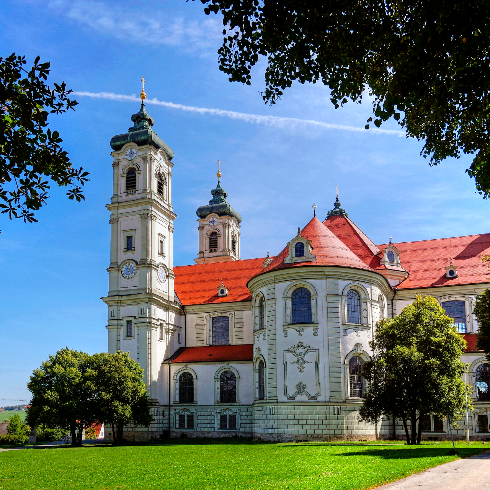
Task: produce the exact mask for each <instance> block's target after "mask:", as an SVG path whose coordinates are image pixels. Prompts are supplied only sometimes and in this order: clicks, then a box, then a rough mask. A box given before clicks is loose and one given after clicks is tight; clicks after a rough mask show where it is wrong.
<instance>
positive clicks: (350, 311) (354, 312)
mask: <svg viewBox="0 0 490 490" xmlns="http://www.w3.org/2000/svg"><path fill="white" fill-rule="evenodd" d="M347 323H356V324H357V325H360V323H361V298H360V297H359V293H358V292H357V291H354V290H353V289H350V290H349V292H348V293H347Z"/></svg>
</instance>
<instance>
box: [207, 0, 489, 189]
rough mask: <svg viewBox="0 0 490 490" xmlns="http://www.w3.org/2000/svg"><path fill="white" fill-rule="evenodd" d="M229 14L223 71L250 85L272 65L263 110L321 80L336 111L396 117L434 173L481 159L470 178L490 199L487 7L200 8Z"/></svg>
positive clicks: (408, 3) (392, 2) (265, 0)
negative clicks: (260, 67)
mask: <svg viewBox="0 0 490 490" xmlns="http://www.w3.org/2000/svg"><path fill="white" fill-rule="evenodd" d="M201 2H202V3H204V4H206V7H205V12H206V13H207V14H210V13H211V12H215V13H218V12H220V13H221V14H222V15H223V25H224V30H223V35H224V41H223V45H222V47H221V48H220V49H219V63H220V69H221V70H222V71H224V72H225V73H226V74H228V75H229V79H230V80H231V81H239V82H243V83H247V84H250V83H251V71H252V68H253V67H254V65H256V64H257V62H258V61H259V59H260V58H261V57H266V61H267V67H266V70H265V91H264V93H263V98H264V100H265V101H266V102H269V103H271V104H273V103H275V102H276V101H277V100H278V99H279V97H280V96H281V95H282V93H283V91H284V90H285V89H286V88H287V87H290V86H291V85H292V83H293V82H294V81H299V82H301V83H305V82H313V83H315V82H321V83H324V84H325V85H327V86H328V87H329V88H330V90H331V100H332V102H333V103H334V105H335V107H339V106H341V105H343V104H345V103H346V102H347V101H348V100H349V99H350V100H352V101H357V102H359V101H360V100H361V99H362V97H363V95H364V94H366V90H367V93H369V95H370V96H372V104H373V113H374V115H373V118H370V120H368V121H367V122H368V124H367V125H366V127H369V122H370V121H371V120H373V119H374V124H375V125H376V126H377V127H379V126H380V125H381V124H382V122H384V121H387V120H388V119H390V118H394V119H395V120H396V121H398V123H399V124H400V125H401V126H402V127H403V128H405V129H406V133H407V135H408V136H411V137H415V138H417V139H419V140H423V141H424V146H423V149H422V155H424V156H426V157H427V156H428V157H430V163H431V164H432V165H436V164H438V163H440V162H441V161H442V160H443V159H445V158H446V157H449V156H452V157H459V156H460V154H461V152H463V153H467V154H476V156H475V158H474V160H473V163H472V164H471V166H470V168H469V169H467V172H468V174H469V175H470V176H471V177H474V178H475V180H476V187H477V189H478V191H479V192H480V193H481V194H483V196H484V197H485V198H486V197H488V196H489V195H490V135H489V128H490V118H489V107H490V99H489V93H488V80H489V78H490V63H489V58H490V25H489V23H488V18H489V17H490V2H486V1H484V0H475V1H472V2H468V1H464V0H453V1H445V0H437V1H436V0H425V1H420V0H417V1H413V0H384V1H379V0H366V1H363V2H359V1H357V0H345V1H342V2H339V1H337V0H308V1H304V0H201Z"/></svg>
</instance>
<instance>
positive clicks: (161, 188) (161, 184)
mask: <svg viewBox="0 0 490 490" xmlns="http://www.w3.org/2000/svg"><path fill="white" fill-rule="evenodd" d="M157 192H158V194H160V196H162V197H165V177H164V176H163V175H158V177H157Z"/></svg>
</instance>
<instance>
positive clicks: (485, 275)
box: [379, 233, 490, 289]
mask: <svg viewBox="0 0 490 490" xmlns="http://www.w3.org/2000/svg"><path fill="white" fill-rule="evenodd" d="M393 245H395V247H396V248H397V249H398V250H399V251H400V261H401V265H402V267H403V268H404V269H406V270H407V271H408V272H409V273H410V275H409V276H408V278H407V279H405V280H404V281H403V282H402V283H401V284H399V285H398V286H397V289H415V288H430V287H439V286H453V285H462V284H479V283H484V282H490V275H489V270H488V265H487V264H486V263H485V262H482V261H481V259H480V257H481V256H482V255H489V254H490V234H489V233H485V234H483V235H469V236H461V237H454V238H438V239H434V240H422V241H420V242H402V243H394V244H393ZM386 246H387V245H380V246H379V247H380V248H382V249H384V248H385V247H386ZM450 260H452V263H453V265H454V266H457V267H458V270H457V273H458V277H456V278H453V279H449V278H447V277H446V267H447V266H448V265H449V261H450Z"/></svg>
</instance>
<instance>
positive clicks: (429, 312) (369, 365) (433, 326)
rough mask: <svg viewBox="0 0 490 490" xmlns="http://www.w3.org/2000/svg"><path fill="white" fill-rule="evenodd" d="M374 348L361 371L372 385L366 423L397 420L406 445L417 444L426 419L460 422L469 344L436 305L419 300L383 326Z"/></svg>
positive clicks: (363, 410) (366, 403)
mask: <svg viewBox="0 0 490 490" xmlns="http://www.w3.org/2000/svg"><path fill="white" fill-rule="evenodd" d="M371 346H372V349H373V356H372V359H371V360H369V361H367V362H365V363H364V366H363V371H362V374H363V376H364V377H365V379H366V380H367V382H368V389H367V392H366V395H365V400H364V404H363V406H362V407H361V409H360V416H361V418H362V419H364V420H367V421H370V422H377V421H378V420H379V419H380V418H381V416H382V415H388V416H395V418H397V419H401V420H402V422H403V426H404V429H405V435H406V439H407V444H419V443H420V438H421V435H422V424H421V423H420V421H421V420H422V418H423V417H424V415H430V414H435V415H439V416H442V417H444V416H448V415H449V416H451V417H454V418H455V419H460V418H461V417H462V415H463V412H464V409H465V403H466V397H465V383H464V381H463V379H462V375H463V372H464V369H465V368H464V364H463V362H462V361H461V355H462V353H463V351H464V348H465V341H464V340H463V339H462V338H461V336H460V335H459V334H458V333H457V331H456V328H455V327H454V326H453V320H452V318H449V317H448V316H447V315H446V314H445V312H444V310H443V309H442V307H441V306H440V305H439V303H438V302H437V300H435V299H434V298H432V297H430V296H426V297H424V298H422V297H420V296H417V297H416V299H415V301H414V303H413V304H411V305H409V306H406V307H405V308H404V309H403V310H402V312H401V313H400V315H398V316H397V317H396V318H394V319H393V320H387V319H385V320H382V321H381V322H379V323H378V325H377V328H376V331H375V334H374V339H373V341H372V342H371ZM469 403H470V409H471V402H469ZM409 422H410V427H409V424H408V423H409ZM417 422H419V423H418V429H417Z"/></svg>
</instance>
